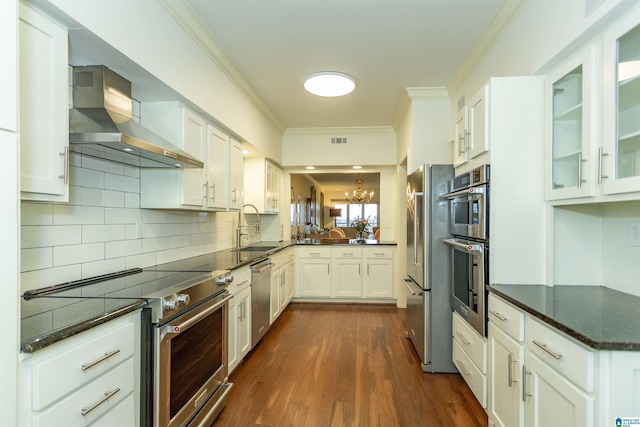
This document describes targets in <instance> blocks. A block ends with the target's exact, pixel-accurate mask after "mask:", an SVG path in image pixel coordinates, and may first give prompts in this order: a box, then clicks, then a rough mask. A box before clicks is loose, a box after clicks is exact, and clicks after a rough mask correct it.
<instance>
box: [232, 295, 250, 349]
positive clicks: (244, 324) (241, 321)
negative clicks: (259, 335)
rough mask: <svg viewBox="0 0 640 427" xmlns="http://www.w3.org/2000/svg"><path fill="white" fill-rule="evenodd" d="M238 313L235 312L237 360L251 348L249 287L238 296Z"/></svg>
mask: <svg viewBox="0 0 640 427" xmlns="http://www.w3.org/2000/svg"><path fill="white" fill-rule="evenodd" d="M237 298H238V305H239V309H238V311H239V313H238V314H237V317H236V318H237V319H238V326H237V328H236V337H237V339H236V345H237V349H238V361H240V360H241V359H242V358H243V357H244V356H246V355H247V353H249V350H251V317H250V315H251V288H250V287H249V288H247V289H245V290H244V291H242V292H241V293H240V294H239V295H238V296H237Z"/></svg>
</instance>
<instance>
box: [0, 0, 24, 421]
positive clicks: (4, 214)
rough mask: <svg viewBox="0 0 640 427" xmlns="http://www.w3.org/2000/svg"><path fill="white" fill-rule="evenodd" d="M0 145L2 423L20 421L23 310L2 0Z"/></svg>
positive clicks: (13, 71) (13, 14)
mask: <svg viewBox="0 0 640 427" xmlns="http://www.w3.org/2000/svg"><path fill="white" fill-rule="evenodd" d="M0 40H2V55H0V75H1V76H2V79H0V147H1V148H2V152H3V156H5V164H4V165H3V166H2V168H0V182H2V186H0V224H2V226H1V227H0V242H1V243H0V277H2V280H1V281H0V291H1V292H2V298H3V301H2V309H0V324H2V330H3V332H2V343H1V344H0V414H2V423H5V424H6V425H8V426H14V425H17V414H16V407H17V402H16V394H17V370H18V353H19V348H20V347H19V342H20V341H19V337H20V330H19V327H20V324H19V318H20V308H19V300H20V299H19V295H20V288H19V276H18V272H19V265H20V264H19V263H20V261H19V258H18V247H19V236H18V229H19V225H20V223H19V218H20V217H19V215H20V203H19V197H20V191H19V178H18V176H19V171H18V165H19V164H20V161H19V157H18V156H19V149H18V134H17V132H18V115H17V111H18V109H17V107H18V103H17V96H18V57H17V46H18V2H17V0H8V1H2V2H0Z"/></svg>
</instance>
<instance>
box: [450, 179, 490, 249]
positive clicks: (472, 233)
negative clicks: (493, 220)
mask: <svg viewBox="0 0 640 427" xmlns="http://www.w3.org/2000/svg"><path fill="white" fill-rule="evenodd" d="M447 198H448V199H449V201H450V207H451V223H450V228H449V231H450V232H451V234H453V235H454V236H465V237H471V238H475V239H481V240H486V239H487V238H488V235H489V204H488V201H489V186H488V185H486V184H485V185H479V186H477V187H470V188H466V189H464V190H460V191H456V192H454V193H450V194H448V195H447Z"/></svg>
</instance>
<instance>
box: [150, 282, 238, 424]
mask: <svg viewBox="0 0 640 427" xmlns="http://www.w3.org/2000/svg"><path fill="white" fill-rule="evenodd" d="M231 297H232V296H231V295H230V294H229V293H228V292H227V291H224V292H222V293H220V294H219V295H217V296H215V297H214V298H212V299H210V300H209V301H207V302H205V303H203V304H202V305H200V306H198V307H196V308H194V309H192V310H188V311H187V312H185V313H184V314H183V315H181V316H179V317H177V318H175V319H174V320H171V321H169V322H167V323H166V324H163V325H159V326H157V327H156V328H155V342H156V343H157V347H156V355H155V360H156V362H155V363H156V369H155V380H156V382H155V388H156V392H155V407H156V410H155V414H156V417H157V418H156V423H155V425H156V426H160V427H166V426H177V425H185V424H186V423H187V422H188V421H189V420H190V419H191V418H192V417H193V416H194V415H195V414H196V413H197V412H198V410H199V409H200V408H201V407H202V406H203V405H204V404H205V403H206V402H207V401H208V400H209V398H210V397H211V396H212V395H213V394H214V392H215V391H216V390H217V389H218V387H219V386H220V385H222V383H223V382H224V380H225V379H226V377H227V373H228V368H227V318H228V315H227V310H228V301H229V300H230V299H231Z"/></svg>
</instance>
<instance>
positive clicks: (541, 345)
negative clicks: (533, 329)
mask: <svg viewBox="0 0 640 427" xmlns="http://www.w3.org/2000/svg"><path fill="white" fill-rule="evenodd" d="M533 343H534V344H535V345H537V346H538V347H540V348H541V349H543V350H544V351H545V352H547V354H549V355H551V356H552V357H553V358H554V359H556V360H559V359H560V358H561V357H562V355H561V354H560V353H556V352H554V351H551V350H549V348H547V345H546V344H544V343H541V342H539V341H536V340H533Z"/></svg>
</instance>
